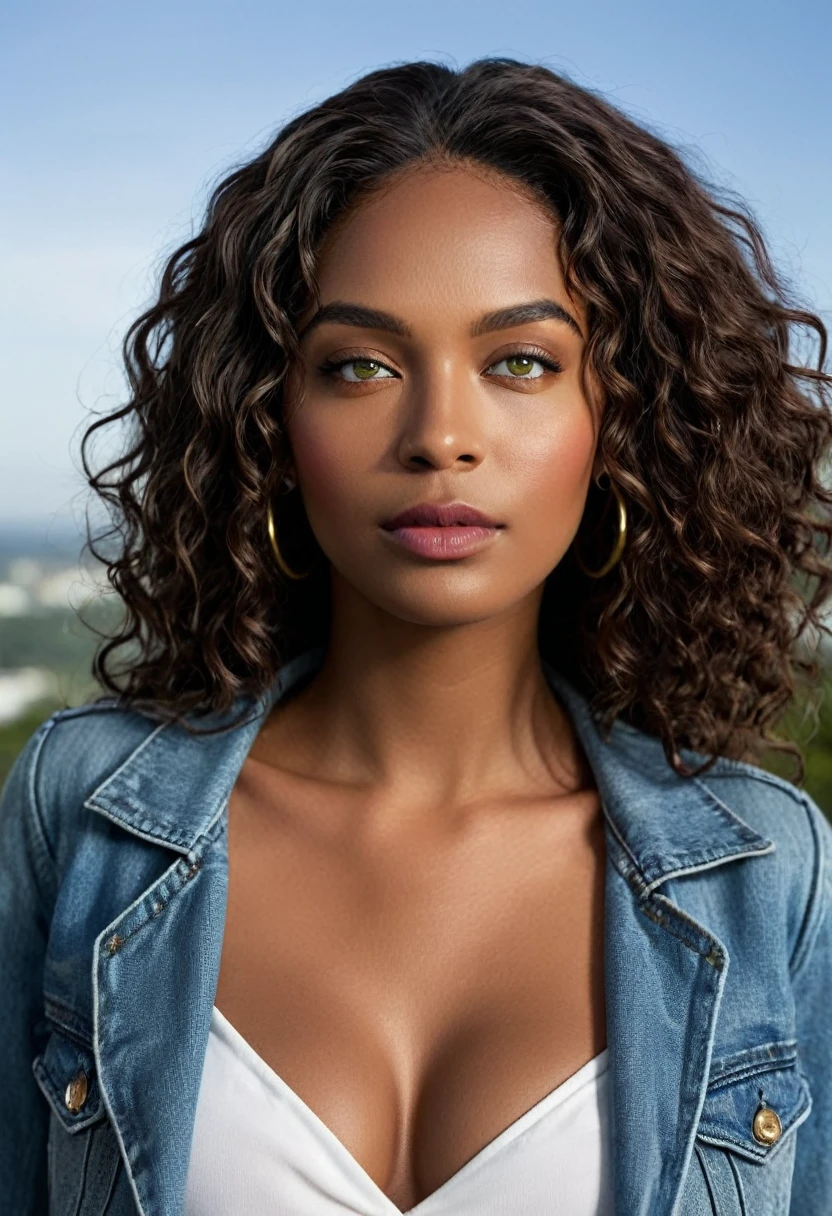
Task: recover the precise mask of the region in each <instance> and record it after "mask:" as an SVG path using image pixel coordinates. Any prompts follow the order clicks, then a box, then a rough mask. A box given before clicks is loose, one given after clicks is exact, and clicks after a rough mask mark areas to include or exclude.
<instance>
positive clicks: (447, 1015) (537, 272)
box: [216, 165, 606, 1211]
mask: <svg viewBox="0 0 832 1216" xmlns="http://www.w3.org/2000/svg"><path fill="white" fill-rule="evenodd" d="M318 279H319V283H320V288H321V296H322V303H323V304H324V305H326V304H328V303H331V302H334V301H340V302H349V303H352V304H358V305H362V306H364V307H366V308H372V309H380V310H383V311H384V312H386V313H390V314H393V315H394V316H395V317H397V318H399V319H400V320H401V321H402V322H404V324H405V326H406V327H407V329H408V330H409V335H410V336H403V335H402V334H394V333H391V332H388V331H387V330H384V329H377V328H364V327H363V326H358V325H355V324H346V323H344V322H338V323H335V322H332V321H327V322H325V323H322V324H319V325H314V326H312V327H311V328H309V329H305V328H304V327H305V326H306V325H307V324H308V322H309V320H310V319H311V316H312V314H311V312H310V313H309V314H308V315H307V316H306V317H305V318H303V319H302V322H301V327H300V328H301V332H302V334H303V337H302V349H303V357H304V363H303V366H302V367H299V368H297V369H295V371H294V373H293V377H292V379H291V381H290V387H289V396H288V401H289V402H290V403H294V408H288V409H287V416H288V436H289V441H290V445H291V450H292V457H293V461H294V471H295V475H296V478H297V481H298V485H299V490H296V491H295V493H298V492H300V493H301V494H302V497H303V502H304V505H305V508H306V512H307V515H308V518H309V521H310V524H311V527H312V529H313V531H314V534H315V536H316V538H317V540H318V542H319V544H320V546H321V548H322V549H323V551H324V553H325V554H326V557H327V558H328V559H329V561H330V562H331V565H332V589H333V600H332V611H333V624H332V636H331V642H330V645H329V649H328V653H327V657H326V660H325V662H324V665H323V667H322V669H321V671H320V673H319V674H318V675H317V676H316V677H315V678H314V679H312V681H311V682H310V683H309V684H308V685H307V686H306V687H304V688H302V690H301V691H300V692H299V693H298V694H297V695H296V696H295V697H293V698H291V699H290V700H288V701H287V703H286V704H285V705H283V706H277V707H276V709H275V711H274V712H273V713H272V714H271V715H270V717H269V718H268V719H267V721H266V722H265V723H264V725H263V727H262V729H261V731H260V733H259V735H258V737H257V739H256V741H255V743H254V745H253V747H252V749H251V751H250V753H249V755H248V757H247V759H246V761H245V763H244V764H243V767H242V770H241V772H240V775H239V778H238V780H237V782H236V785H235V787H234V790H233V792H232V795H231V799H230V804H229V842H228V843H229V893H228V909H227V920H226V926H225V936H224V940H223V948H222V956H221V968H220V975H219V984H218V989H217V993H216V1004H217V1006H218V1008H219V1009H220V1010H221V1011H222V1012H223V1013H224V1015H225V1016H226V1017H227V1018H228V1019H229V1020H230V1021H231V1023H232V1024H233V1025H234V1026H235V1027H236V1029H237V1030H238V1031H239V1032H240V1033H241V1034H242V1035H243V1036H244V1037H245V1038H246V1039H247V1040H248V1042H249V1043H250V1044H251V1045H252V1046H253V1047H254V1049H255V1050H256V1051H257V1052H258V1053H259V1054H260V1055H261V1056H262V1057H263V1058H264V1060H265V1061H266V1062H267V1063H268V1064H269V1065H270V1066H271V1067H272V1068H273V1069H274V1071H275V1072H277V1073H278V1074H279V1075H280V1076H281V1077H282V1078H283V1079H284V1080H285V1081H286V1082H287V1084H288V1085H290V1086H291V1088H292V1089H293V1090H294V1091H295V1092H296V1093H297V1094H298V1095H299V1096H300V1097H301V1098H302V1099H303V1101H304V1102H305V1103H306V1104H307V1105H308V1106H309V1107H310V1108H311V1109H312V1110H313V1111H314V1112H315V1113H316V1114H317V1115H318V1116H319V1117H320V1119H322V1120H323V1122H324V1123H325V1124H326V1125H327V1126H328V1127H329V1128H330V1129H331V1131H332V1132H333V1133H334V1134H335V1135H336V1136H337V1137H338V1139H339V1140H340V1141H341V1142H342V1143H343V1144H344V1146H345V1147H346V1148H347V1149H348V1150H349V1152H350V1153H351V1154H352V1156H353V1157H354V1158H355V1159H356V1161H357V1162H358V1163H359V1164H360V1165H361V1166H362V1167H363V1169H364V1170H365V1171H366V1172H367V1174H368V1175H369V1176H370V1178H372V1179H373V1181H374V1182H375V1183H376V1184H377V1185H378V1186H379V1187H380V1188H381V1189H382V1190H383V1191H384V1193H385V1194H386V1195H387V1196H388V1198H389V1199H390V1200H392V1202H393V1203H394V1204H395V1205H396V1206H397V1207H399V1208H400V1209H401V1210H402V1211H406V1210H407V1209H409V1208H411V1207H413V1206H415V1205H416V1204H417V1203H419V1202H420V1201H421V1200H423V1199H424V1198H426V1197H427V1196H428V1195H429V1194H431V1193H432V1192H433V1191H435V1190H436V1189H437V1188H438V1187H439V1186H441V1185H442V1184H443V1183H444V1182H446V1181H447V1180H448V1179H449V1178H450V1177H451V1176H452V1175H453V1174H455V1173H456V1172H457V1171H458V1170H459V1169H460V1168H461V1167H462V1166H463V1165H464V1164H465V1163H466V1162H467V1161H469V1160H470V1159H471V1158H472V1157H473V1156H474V1155H475V1154H477V1153H478V1152H479V1151H480V1150H481V1149H482V1148H484V1147H485V1145H486V1144H488V1143H489V1142H490V1141H491V1140H493V1139H494V1138H495V1137H496V1136H497V1135H498V1134H499V1133H500V1132H502V1131H503V1130H504V1129H505V1128H506V1127H508V1126H509V1125H510V1124H511V1123H513V1122H514V1121H515V1120H516V1119H518V1118H519V1117H520V1115H522V1114H523V1113H524V1112H525V1111H527V1110H528V1109H529V1108H530V1107H532V1106H533V1105H535V1104H536V1103H537V1102H539V1101H540V1099H541V1098H543V1097H544V1096H545V1095H546V1094H548V1093H549V1092H550V1091H551V1090H552V1089H554V1088H555V1087H556V1086H557V1085H560V1084H561V1082H563V1081H564V1080H565V1079H566V1078H567V1077H569V1076H571V1075H572V1074H573V1073H574V1072H576V1071H577V1070H578V1069H579V1068H580V1067H581V1065H583V1064H585V1063H586V1062H587V1061H588V1060H590V1059H591V1058H592V1057H593V1056H595V1055H597V1054H598V1053H599V1052H600V1051H601V1050H602V1049H603V1048H604V1047H605V1045H606V1019H605V1008H604V968H603V921H604V902H603V885H604V865H605V851H604V832H603V826H602V817H601V809H600V801H599V796H598V791H597V789H596V787H595V783H594V779H593V775H592V772H591V770H590V768H589V765H588V762H587V760H586V757H585V755H584V753H583V751H582V749H581V747H580V744H579V742H578V740H577V738H576V735H575V731H574V728H573V726H572V723H571V721H570V719H569V717H568V715H567V714H566V712H565V710H564V709H563V707H562V706H561V704H560V703H559V701H558V700H557V699H556V697H555V696H554V694H553V693H552V691H551V690H550V688H549V686H548V684H547V683H546V680H545V677H544V676H543V674H542V672H541V670H540V664H539V659H538V649H537V639H536V631H537V621H538V614H539V610H540V602H541V596H542V592H543V584H544V580H545V579H546V576H547V575H548V574H549V573H550V572H551V570H552V569H553V568H554V567H555V566H557V564H558V562H559V561H560V560H561V559H562V557H563V556H564V554H565V552H566V550H567V548H568V547H569V545H570V543H571V542H572V539H573V537H574V535H575V533H576V531H577V529H578V525H579V522H580V519H581V515H582V512H583V510H584V505H585V501H586V496H587V492H588V490H589V486H590V480H591V478H592V477H593V475H595V476H597V475H598V474H599V473H600V471H601V468H600V465H598V464H597V436H598V426H599V410H600V409H601V403H600V401H599V400H597V397H598V394H597V393H596V392H595V390H594V389H593V387H592V385H591V383H589V381H588V377H587V376H586V375H584V374H582V372H581V354H582V350H583V347H584V339H585V334H586V321H585V313H584V310H583V308H582V306H581V302H580V301H579V300H576V299H574V298H572V297H571V296H570V295H569V294H568V293H567V290H566V287H565V285H564V280H563V275H562V272H561V267H560V265H559V262H558V257H557V252H556V221H555V220H554V218H553V217H552V216H550V215H549V214H548V213H547V212H546V211H545V209H544V208H543V207H542V206H541V205H540V204H539V203H538V202H537V201H536V200H534V199H533V198H532V197H530V196H529V195H528V194H527V193H526V192H525V191H524V190H523V188H522V187H520V186H518V185H517V184H515V183H514V182H512V181H511V180H510V179H508V178H504V177H502V176H500V175H498V174H495V173H494V172H491V171H489V170H485V169H482V168H479V167H473V166H472V167H468V166H461V165H456V166H447V165H442V166H439V165H430V166H421V167H420V168H419V169H418V170H416V171H415V172H414V171H411V172H409V173H407V174H406V175H404V176H402V177H401V178H399V179H396V180H395V181H394V182H393V184H392V185H388V186H387V187H385V189H384V190H383V191H382V192H380V193H377V194H375V195H373V196H372V197H371V198H369V199H368V200H365V201H364V202H362V203H360V204H359V205H358V206H357V208H356V209H355V210H354V211H353V212H351V213H350V214H349V216H348V218H347V219H346V220H345V221H342V222H341V223H339V225H338V226H337V228H336V229H334V230H333V231H332V232H331V233H330V234H329V237H328V239H327V243H326V245H325V247H324V250H323V253H322V257H321V261H320V264H319V270H318ZM541 299H551V300H554V301H556V303H558V304H559V305H560V306H561V307H562V308H563V310H564V311H565V312H566V313H568V314H569V316H570V317H571V318H572V319H573V321H574V323H575V324H574V326H573V325H572V324H570V323H568V322H567V321H565V320H563V319H559V318H556V317H554V318H548V319H542V320H533V321H526V322H523V323H519V324H514V325H512V326H511V327H510V328H506V329H499V330H490V331H489V332H482V333H479V334H477V336H474V337H472V336H471V329H472V326H474V324H475V323H476V322H477V321H478V320H479V319H480V318H481V317H482V316H483V315H484V314H487V313H491V312H493V311H495V310H497V309H503V308H508V307H512V306H514V305H517V304H524V303H528V302H533V301H539V300H541ZM533 347H537V348H539V349H540V350H541V351H542V352H545V354H546V357H547V358H550V359H552V360H553V361H554V362H556V363H558V364H559V365H560V366H561V368H562V370H561V371H557V372H553V371H550V370H549V369H548V368H546V367H544V366H543V365H542V364H538V363H536V362H535V363H532V364H531V365H529V364H528V362H527V360H528V358H529V355H530V350H529V348H533ZM518 354H519V356H520V360H521V361H522V360H524V359H525V360H526V362H525V363H522V362H520V363H518V360H517V358H516V357H515V358H512V356H517V355H518ZM531 357H532V358H533V359H534V358H535V356H534V355H533V354H532V355H531ZM345 358H350V359H353V360H364V361H366V360H368V359H369V360H374V361H376V363H379V364H381V365H383V368H382V370H380V371H378V374H374V375H373V376H371V377H370V378H367V377H366V373H367V371H368V369H369V370H370V371H372V367H373V365H367V364H366V362H365V363H359V364H350V365H347V366H346V367H343V368H341V369H340V371H339V372H337V373H336V374H335V375H334V376H333V375H330V376H329V377H325V376H323V375H322V374H320V373H319V371H318V367H319V365H320V364H321V363H322V362H323V361H324V360H325V359H345ZM506 359H508V363H506V362H504V360H506ZM529 368H530V371H529V370H528V369H529ZM359 371H363V372H364V373H365V378H363V379H360V380H359V379H357V373H358V372H359ZM524 372H525V374H524ZM426 500H427V501H431V502H437V501H441V502H450V501H462V502H465V503H468V504H470V505H472V506H474V507H476V508H478V509H480V510H482V511H484V512H486V513H487V514H488V515H490V516H491V517H492V518H494V519H496V520H497V521H499V522H501V523H502V524H504V525H505V526H504V527H503V528H502V529H501V530H500V532H499V533H498V534H497V535H496V537H494V538H493V539H492V540H491V541H489V542H488V543H487V544H486V546H485V547H484V548H482V549H480V550H479V551H478V552H477V553H474V554H471V555H469V556H468V557H465V558H461V559H455V560H453V561H436V560H430V559H427V558H425V557H420V556H417V555H415V554H413V553H410V552H408V551H407V550H405V549H402V548H399V547H398V546H397V545H396V544H395V543H393V542H392V541H391V539H390V537H389V536H388V535H386V534H385V533H384V531H383V530H382V529H381V528H380V523H381V521H382V520H384V519H387V518H389V517H391V516H393V515H395V514H397V513H398V512H399V511H401V510H403V509H404V508H405V507H407V506H410V505H413V504H415V503H419V502H424V501H426ZM263 543H264V545H267V544H268V538H267V536H266V532H265V528H264V533H263ZM311 556H312V555H311V554H310V560H311ZM296 564H297V565H300V562H299V561H298V562H296ZM276 577H278V575H277V574H276Z"/></svg>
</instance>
